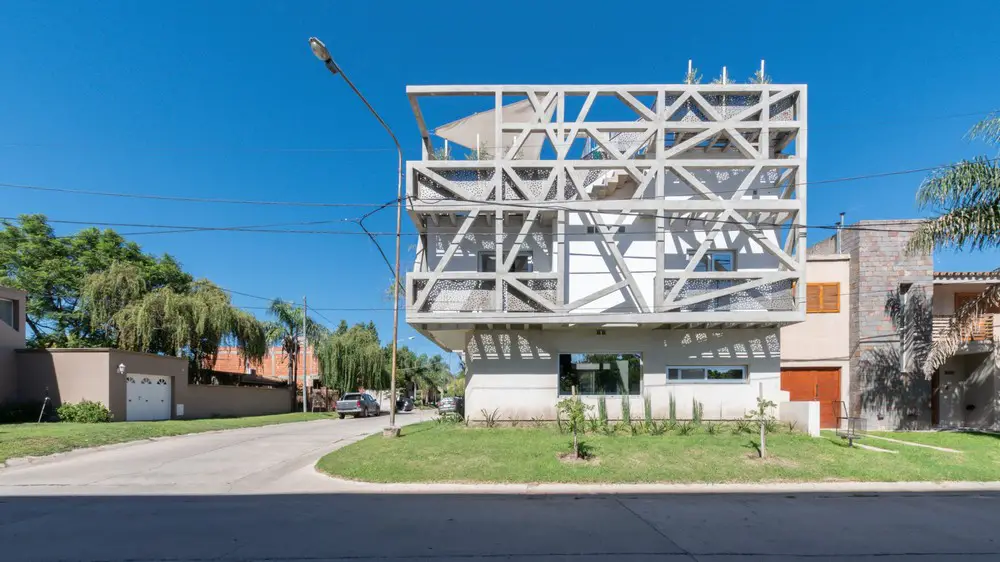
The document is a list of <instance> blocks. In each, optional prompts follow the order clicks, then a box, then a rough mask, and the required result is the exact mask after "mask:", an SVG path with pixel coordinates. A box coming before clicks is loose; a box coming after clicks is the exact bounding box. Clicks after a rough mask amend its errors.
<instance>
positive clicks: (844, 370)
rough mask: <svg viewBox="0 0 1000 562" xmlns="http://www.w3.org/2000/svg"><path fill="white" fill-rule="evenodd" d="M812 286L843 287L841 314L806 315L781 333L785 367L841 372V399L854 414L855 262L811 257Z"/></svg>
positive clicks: (809, 279)
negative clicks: (852, 405) (815, 368)
mask: <svg viewBox="0 0 1000 562" xmlns="http://www.w3.org/2000/svg"><path fill="white" fill-rule="evenodd" d="M806 281H807V282H808V283H840V312H834V313H822V314H817V313H813V314H806V321H805V322H800V323H798V324H792V325H790V326H785V327H784V328H782V329H781V367H782V368H783V369H790V368H796V369H807V368H809V367H836V368H840V399H841V400H842V401H844V403H845V405H846V406H847V408H848V411H850V403H849V402H850V384H851V362H850V355H851V349H850V331H851V298H852V295H851V294H850V292H851V260H850V256H849V255H847V254H830V255H810V256H809V258H808V260H807V262H806Z"/></svg>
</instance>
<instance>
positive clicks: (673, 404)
mask: <svg viewBox="0 0 1000 562" xmlns="http://www.w3.org/2000/svg"><path fill="white" fill-rule="evenodd" d="M669 419H670V422H671V423H672V424H673V425H677V399H676V398H674V393H673V392H671V393H670V418H669Z"/></svg>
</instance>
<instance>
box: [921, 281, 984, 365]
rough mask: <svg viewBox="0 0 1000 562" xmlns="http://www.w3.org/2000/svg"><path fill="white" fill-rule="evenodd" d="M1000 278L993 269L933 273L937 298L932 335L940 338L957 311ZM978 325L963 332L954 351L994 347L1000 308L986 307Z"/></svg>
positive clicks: (968, 351)
mask: <svg viewBox="0 0 1000 562" xmlns="http://www.w3.org/2000/svg"><path fill="white" fill-rule="evenodd" d="M997 282H1000V275H998V274H996V273H994V272H992V271H939V272H936V273H935V274H934V300H933V319H932V330H931V339H932V341H935V342H937V341H941V340H942V339H943V338H944V337H945V335H946V334H947V333H948V331H949V330H950V328H951V325H952V318H953V316H954V315H955V313H956V312H957V311H959V310H961V309H962V307H963V306H964V305H965V304H966V303H968V302H969V301H971V300H973V299H975V298H977V297H978V296H979V295H981V294H982V293H983V291H985V290H986V289H987V288H989V287H990V285H993V284H995V283H997ZM983 312H984V314H982V315H981V316H980V318H979V321H978V322H977V323H976V325H975V326H972V327H971V328H969V329H967V330H965V331H964V332H963V333H962V339H963V341H964V343H963V344H962V345H961V346H960V347H959V348H958V349H957V350H956V352H955V355H968V354H973V353H984V352H988V351H992V350H993V348H994V345H995V342H996V340H997V338H998V334H997V328H998V327H1000V318H998V316H1000V308H991V309H986V310H984V311H983Z"/></svg>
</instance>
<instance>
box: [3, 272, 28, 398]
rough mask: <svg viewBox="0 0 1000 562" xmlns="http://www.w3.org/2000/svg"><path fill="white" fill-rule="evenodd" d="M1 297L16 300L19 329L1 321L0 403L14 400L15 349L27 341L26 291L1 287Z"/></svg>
mask: <svg viewBox="0 0 1000 562" xmlns="http://www.w3.org/2000/svg"><path fill="white" fill-rule="evenodd" d="M0 298H2V299H9V300H12V301H15V302H16V303H17V304H16V307H17V309H16V315H17V317H18V318H17V321H16V323H17V329H16V330H15V329H14V328H11V327H10V326H8V325H7V324H6V323H4V322H0V403H2V402H6V401H8V400H14V399H15V398H16V395H17V359H16V356H15V353H14V351H15V350H17V349H22V348H23V347H24V342H25V333H26V332H25V322H24V305H25V302H24V299H25V293H24V292H23V291H18V290H16V289H9V288H7V287H0Z"/></svg>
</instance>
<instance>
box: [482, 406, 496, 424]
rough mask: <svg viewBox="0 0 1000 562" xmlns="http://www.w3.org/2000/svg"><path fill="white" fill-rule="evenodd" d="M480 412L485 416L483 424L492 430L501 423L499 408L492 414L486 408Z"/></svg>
mask: <svg viewBox="0 0 1000 562" xmlns="http://www.w3.org/2000/svg"><path fill="white" fill-rule="evenodd" d="M480 412H481V413H482V414H483V423H484V424H485V425H486V427H488V428H490V429H492V428H494V427H496V426H497V424H499V423H500V409H499V408H497V409H495V410H493V411H492V412H490V411H489V410H487V409H486V408H483V409H482V410H480Z"/></svg>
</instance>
